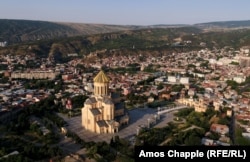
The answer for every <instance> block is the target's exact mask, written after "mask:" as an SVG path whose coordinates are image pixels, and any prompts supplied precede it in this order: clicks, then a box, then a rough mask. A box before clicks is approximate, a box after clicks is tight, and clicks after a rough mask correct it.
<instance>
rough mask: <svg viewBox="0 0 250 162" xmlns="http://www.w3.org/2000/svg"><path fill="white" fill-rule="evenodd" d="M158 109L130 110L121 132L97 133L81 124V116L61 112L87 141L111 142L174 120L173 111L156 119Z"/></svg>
mask: <svg viewBox="0 0 250 162" xmlns="http://www.w3.org/2000/svg"><path fill="white" fill-rule="evenodd" d="M156 111H157V110H156V109H151V108H138V109H133V110H130V111H129V116H130V121H129V125H126V126H124V127H122V128H121V129H120V130H119V132H117V133H113V134H97V133H93V132H90V131H88V130H85V129H83V128H82V125H81V116H76V117H71V118H68V117H67V116H64V115H62V114H60V116H61V117H63V118H64V120H65V121H66V122H67V123H68V126H67V127H66V128H67V129H68V130H70V131H72V132H74V133H76V134H77V135H78V136H79V137H80V138H81V139H83V140H84V141H86V142H90V141H94V142H101V141H106V142H110V140H111V138H112V137H114V136H116V135H118V136H119V137H120V138H125V139H130V138H133V136H134V135H136V134H137V132H138V128H140V127H148V126H149V123H151V124H150V127H164V126H166V125H167V123H168V122H169V121H172V120H173V113H174V111H173V112H170V113H166V114H161V116H160V118H157V119H156Z"/></svg>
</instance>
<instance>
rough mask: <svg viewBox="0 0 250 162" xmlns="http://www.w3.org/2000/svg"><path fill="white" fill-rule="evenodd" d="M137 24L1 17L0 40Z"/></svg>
mask: <svg viewBox="0 0 250 162" xmlns="http://www.w3.org/2000/svg"><path fill="white" fill-rule="evenodd" d="M136 28H137V26H119V25H103V24H80V23H57V22H47V21H33V20H7V19H0V41H7V42H8V43H9V44H14V43H20V42H28V41H36V40H48V39H54V38H65V37H71V36H78V35H91V34H98V33H108V32H116V31H121V30H128V29H129V30H131V29H136Z"/></svg>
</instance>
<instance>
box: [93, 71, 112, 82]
mask: <svg viewBox="0 0 250 162" xmlns="http://www.w3.org/2000/svg"><path fill="white" fill-rule="evenodd" d="M94 82H95V83H108V82H109V78H108V77H107V75H106V74H105V73H104V72H103V71H102V70H101V71H100V72H99V73H98V74H97V75H96V77H95V78H94Z"/></svg>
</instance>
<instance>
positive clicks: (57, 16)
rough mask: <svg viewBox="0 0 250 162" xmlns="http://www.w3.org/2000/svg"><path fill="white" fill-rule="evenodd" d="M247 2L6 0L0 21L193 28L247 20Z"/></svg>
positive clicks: (0, 13) (248, 2)
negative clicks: (167, 25)
mask: <svg viewBox="0 0 250 162" xmlns="http://www.w3.org/2000/svg"><path fill="white" fill-rule="evenodd" d="M249 5H250V1H248V0H241V1H235V0H220V1H200V0H188V1H182V0H154V1H153V0H137V1H133V0H126V1H115V0H105V1H101V0H95V1H90V0H74V1H68V0H53V1H50V0H43V1H33V0H25V1H19V0H8V1H3V2H1V6H0V19H26V20H42V21H56V22H77V23H99V24H117V25H155V24H195V23H203V22H211V21H230V20H249V15H250V10H249Z"/></svg>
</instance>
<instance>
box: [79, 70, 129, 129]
mask: <svg viewBox="0 0 250 162" xmlns="http://www.w3.org/2000/svg"><path fill="white" fill-rule="evenodd" d="M128 122H129V116H128V114H127V112H126V110H125V105H124V102H121V99H120V96H119V95H117V94H114V93H110V92H109V78H108V77H107V76H106V74H105V73H104V72H103V71H102V70H101V71H100V72H99V73H98V74H97V75H96V77H95V78H94V94H93V95H92V96H91V97H90V98H88V99H87V100H86V101H85V103H84V107H83V108H82V126H83V127H84V128H85V129H87V130H89V131H91V132H95V133H115V132H118V131H119V127H120V126H121V125H123V124H128Z"/></svg>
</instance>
